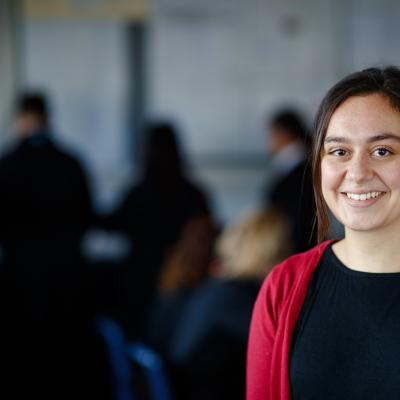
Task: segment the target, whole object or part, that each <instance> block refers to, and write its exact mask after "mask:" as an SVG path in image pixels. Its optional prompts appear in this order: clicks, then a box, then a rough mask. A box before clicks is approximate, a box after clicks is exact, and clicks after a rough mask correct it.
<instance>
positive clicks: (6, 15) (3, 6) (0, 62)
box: [0, 0, 18, 142]
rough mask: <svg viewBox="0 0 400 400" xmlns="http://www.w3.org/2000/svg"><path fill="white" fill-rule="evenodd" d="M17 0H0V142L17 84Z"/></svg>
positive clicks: (8, 120) (3, 134)
mask: <svg viewBox="0 0 400 400" xmlns="http://www.w3.org/2000/svg"><path fill="white" fill-rule="evenodd" d="M17 27H18V19H17V1H13V0H0V132H1V134H0V142H3V141H4V139H5V136H6V134H7V132H8V131H9V130H10V123H11V119H10V113H11V110H12V106H13V99H14V96H15V90H16V86H17V75H18V64H17Z"/></svg>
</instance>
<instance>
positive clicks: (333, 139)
mask: <svg viewBox="0 0 400 400" xmlns="http://www.w3.org/2000/svg"><path fill="white" fill-rule="evenodd" d="M389 139H394V140H397V141H399V142H400V136H398V135H395V134H394V133H381V134H379V135H374V136H371V137H369V138H368V140H367V143H374V142H379V141H381V140H389ZM349 142H350V140H348V139H347V138H345V137H343V136H329V137H327V138H325V140H324V143H325V144H327V143H349Z"/></svg>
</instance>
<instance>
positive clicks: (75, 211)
mask: <svg viewBox="0 0 400 400" xmlns="http://www.w3.org/2000/svg"><path fill="white" fill-rule="evenodd" d="M15 133H16V135H17V143H16V145H15V147H14V148H12V149H11V150H9V151H8V152H6V154H5V155H4V156H3V157H2V158H1V160H0V221H1V222H0V244H1V248H2V253H3V254H2V255H3V277H4V280H3V284H4V287H3V289H4V293H5V294H4V295H5V301H6V304H3V306H4V307H6V315H7V317H8V318H7V322H8V323H7V324H6V332H5V333H6V334H7V338H8V340H11V342H9V341H8V342H6V343H9V344H11V343H14V344H15V346H9V347H8V349H7V350H8V351H10V352H14V353H13V362H14V363H15V365H13V367H15V368H16V370H15V371H14V370H13V371H14V372H16V374H15V376H18V378H19V379H20V380H21V382H23V383H24V385H17V386H16V388H17V389H16V390H17V391H18V390H27V393H29V394H30V395H33V393H36V394H40V396H41V397H42V398H54V397H52V396H54V393H55V391H58V390H60V388H61V387H63V393H62V394H60V395H57V396H56V398H57V399H58V398H72V397H70V396H72V393H73V392H74V391H75V390H77V386H75V385H77V379H78V376H79V375H78V372H77V371H78V370H79V362H78V361H79V357H78V355H79V354H80V353H79V351H80V350H82V349H83V348H82V347H79V343H81V342H80V340H81V338H82V334H83V332H82V328H83V325H82V324H81V322H82V319H81V318H83V314H82V312H83V311H82V309H84V305H83V304H81V301H82V297H81V295H82V282H83V278H84V269H83V263H82V259H81V254H80V241H81V238H82V235H83V234H84V232H85V230H86V229H87V227H88V226H89V223H90V220H91V212H92V210H91V200H90V195H89V189H88V184H87V181H86V177H85V174H84V172H83V170H82V168H81V166H80V163H79V162H78V160H77V159H76V158H75V157H73V156H72V155H70V154H68V153H67V152H65V151H64V150H63V149H61V148H60V147H59V146H58V145H57V144H55V142H54V141H53V139H52V127H51V126H50V123H49V111H48V105H47V101H46V98H45V97H44V95H43V94H40V93H23V94H21V96H20V97H19V98H18V101H17V104H16V109H15ZM77 362H78V365H77ZM47 396H50V397H47Z"/></svg>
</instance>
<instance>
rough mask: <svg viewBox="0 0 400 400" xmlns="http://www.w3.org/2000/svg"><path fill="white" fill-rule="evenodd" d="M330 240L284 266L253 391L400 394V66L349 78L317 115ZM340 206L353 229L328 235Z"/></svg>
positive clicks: (305, 395) (251, 359)
mask: <svg viewBox="0 0 400 400" xmlns="http://www.w3.org/2000/svg"><path fill="white" fill-rule="evenodd" d="M314 134H315V140H314V148H313V158H314V159H313V181H314V192H315V198H316V205H317V220H318V221H317V222H318V237H319V241H320V245H318V246H317V247H316V248H314V249H312V250H310V251H308V252H306V253H302V254H299V255H295V256H293V257H291V258H289V259H288V260H286V261H284V262H283V263H282V264H280V265H279V266H277V267H276V268H274V270H273V271H272V273H271V274H270V275H269V276H268V278H267V279H266V280H265V282H264V285H263V287H262V289H261V291H260V293H259V296H258V299H257V302H256V305H255V309H254V313H253V320H252V325H251V330H250V338H249V349H248V368H247V399H248V400H261V399H263V400H266V399H267V400H276V399H280V400H289V399H293V400H303V399H307V400H311V399H324V400H329V399H332V400H333V399H352V400H357V399H360V400H361V399H369V398H373V399H374V400H381V399H382V400H383V399H395V398H398V393H399V392H400V381H399V379H398V376H399V374H400V366H399V363H398V357H399V355H400V343H399V341H398V337H397V335H398V332H399V329H400V290H399V287H400V253H399V251H398V249H399V246H400V70H399V69H397V68H395V67H389V68H385V69H376V68H371V69H368V70H364V71H361V72H357V73H354V74H352V75H350V76H348V77H346V78H345V79H343V80H342V81H340V82H339V83H337V84H336V85H335V86H334V87H333V88H332V89H331V90H330V91H329V92H328V93H327V95H326V96H325V98H324V99H323V101H322V103H321V106H320V108H319V111H318V113H317V115H316V119H315V127H314ZM328 208H329V209H330V211H331V212H332V213H333V214H334V215H335V216H336V218H337V219H338V220H339V221H340V222H341V223H342V224H343V225H344V229H345V237H344V238H343V239H342V240H338V241H330V242H329V241H328V242H323V243H321V242H322V240H323V238H324V236H325V234H326V232H327V230H328V228H329V224H328V218H327V213H328Z"/></svg>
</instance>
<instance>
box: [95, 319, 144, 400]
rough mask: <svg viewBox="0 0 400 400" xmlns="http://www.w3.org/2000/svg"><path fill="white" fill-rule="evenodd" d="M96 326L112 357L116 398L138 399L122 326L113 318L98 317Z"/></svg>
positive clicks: (114, 394)
mask: <svg viewBox="0 0 400 400" xmlns="http://www.w3.org/2000/svg"><path fill="white" fill-rule="evenodd" d="M96 328H97V331H98V332H99V334H100V335H101V337H102V338H103V339H104V342H105V343H106V347H107V352H108V355H109V358H110V364H111V370H112V374H113V376H112V380H113V397H114V399H115V400H138V399H137V397H136V396H135V394H134V391H133V373H132V368H131V366H130V364H129V359H128V357H127V355H126V345H125V338H124V334H123V332H122V330H121V328H120V327H119V326H118V324H117V323H116V322H115V321H113V320H112V319H111V318H107V317H97V318H96Z"/></svg>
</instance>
